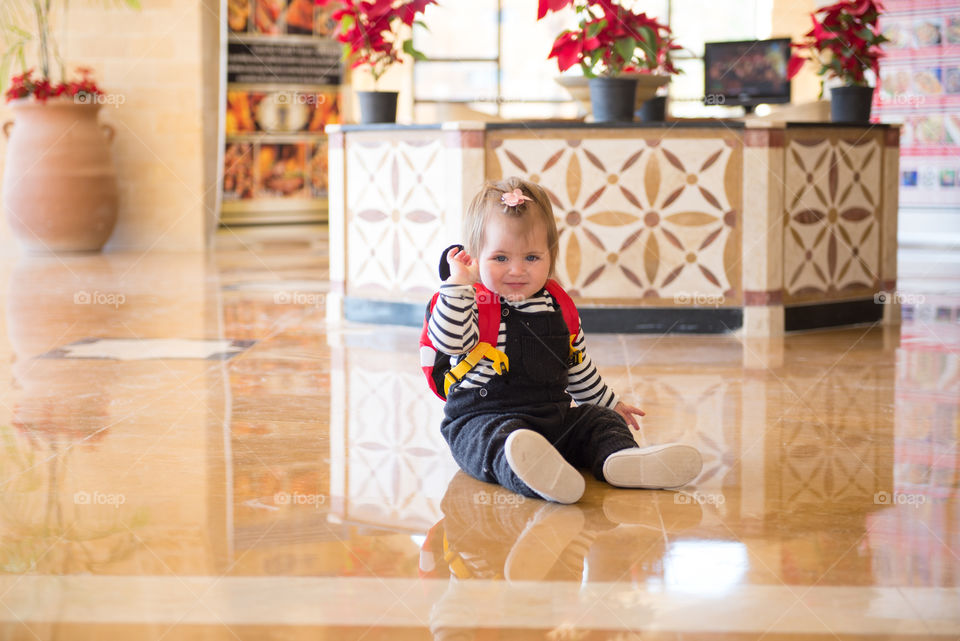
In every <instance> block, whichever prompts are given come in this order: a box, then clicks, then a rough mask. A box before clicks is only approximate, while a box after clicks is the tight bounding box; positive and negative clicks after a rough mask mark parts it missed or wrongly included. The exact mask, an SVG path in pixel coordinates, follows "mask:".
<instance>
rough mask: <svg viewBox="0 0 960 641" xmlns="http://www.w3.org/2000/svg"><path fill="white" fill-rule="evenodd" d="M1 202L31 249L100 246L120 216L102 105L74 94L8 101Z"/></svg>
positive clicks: (109, 129)
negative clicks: (99, 117) (11, 115)
mask: <svg viewBox="0 0 960 641" xmlns="http://www.w3.org/2000/svg"><path fill="white" fill-rule="evenodd" d="M10 106H11V107H12V108H13V113H14V120H13V121H9V122H6V123H4V125H3V133H4V135H5V136H7V138H9V141H8V144H7V158H6V163H5V164H4V171H3V208H4V211H5V212H6V216H7V221H8V222H9V224H10V228H11V229H12V230H13V233H14V236H15V237H16V238H17V240H18V242H19V243H20V245H21V246H22V247H24V248H25V249H26V250H28V251H30V252H43V253H49V252H83V251H86V252H90V251H99V250H100V249H101V248H102V247H103V245H104V243H106V242H107V239H109V238H110V234H111V233H112V232H113V227H114V225H115V224H116V222H117V174H116V170H115V169H114V167H113V161H112V159H111V155H110V141H112V140H113V134H114V130H113V128H112V127H110V125H106V124H101V123H99V122H98V121H97V114H98V112H99V111H100V105H99V104H95V103H80V102H75V101H74V100H73V99H55V100H48V101H47V102H46V103H42V102H38V101H36V100H33V99H32V98H24V99H20V100H14V101H11V102H10Z"/></svg>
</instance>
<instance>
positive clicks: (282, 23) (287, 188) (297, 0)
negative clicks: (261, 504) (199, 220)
mask: <svg viewBox="0 0 960 641" xmlns="http://www.w3.org/2000/svg"><path fill="white" fill-rule="evenodd" d="M330 12H331V9H329V8H323V7H316V6H314V3H313V0H227V33H228V35H227V39H226V42H225V43H224V48H225V57H226V61H227V64H226V84H227V96H226V105H225V109H224V113H223V114H221V116H222V117H221V123H222V128H223V133H224V152H223V169H222V178H221V184H220V189H221V194H222V200H221V202H222V205H221V215H220V221H221V224H223V225H237V224H264V223H290V222H324V221H326V220H327V158H326V152H327V142H326V135H325V134H324V131H325V128H326V126H327V125H328V124H331V123H339V122H341V115H340V103H341V98H340V96H341V82H342V78H343V68H342V63H341V45H340V43H339V42H337V41H335V40H334V39H332V38H331V37H330V36H331V34H332V32H333V27H334V24H333V22H332V20H331V19H330Z"/></svg>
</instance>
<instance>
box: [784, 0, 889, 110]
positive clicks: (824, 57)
mask: <svg viewBox="0 0 960 641" xmlns="http://www.w3.org/2000/svg"><path fill="white" fill-rule="evenodd" d="M882 11H883V6H882V5H881V4H880V2H878V1H877V0H843V1H842V2H838V3H836V4H832V5H830V6H828V7H823V8H822V9H818V10H816V11H814V12H813V13H812V14H810V19H811V20H812V21H813V29H811V30H810V31H808V32H807V33H806V34H804V40H803V41H802V42H799V43H797V42H795V43H793V44H792V45H791V46H792V47H793V48H794V49H797V50H798V52H797V53H794V54H793V55H792V56H791V57H790V62H789V63H788V64H787V76H788V77H790V78H793V77H794V76H795V75H797V73H799V72H800V69H801V68H802V67H803V65H804V64H805V63H806V62H807V61H808V60H809V61H811V62H813V63H815V64H818V65H820V68H819V69H818V70H817V75H819V76H823V77H824V79H826V78H839V79H840V80H841V81H842V82H843V83H844V84H845V85H860V86H867V85H868V79H867V76H866V72H867V70H868V69H869V70H872V71H873V72H874V73H875V74H876V73H877V71H878V70H879V68H880V58H881V56H882V55H883V52H882V50H881V48H880V45H882V44H883V43H884V42H887V41H888V40H887V38H885V37H883V35H881V34H880V31H879V28H878V26H877V18H878V17H879V16H880V13H881V12H882ZM822 91H823V88H822V83H821V93H822Z"/></svg>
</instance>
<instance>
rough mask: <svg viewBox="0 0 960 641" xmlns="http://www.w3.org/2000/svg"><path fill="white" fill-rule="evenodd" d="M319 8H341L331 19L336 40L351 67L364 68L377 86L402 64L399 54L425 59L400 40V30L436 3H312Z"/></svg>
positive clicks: (335, 0)
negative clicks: (336, 6) (334, 25)
mask: <svg viewBox="0 0 960 641" xmlns="http://www.w3.org/2000/svg"><path fill="white" fill-rule="evenodd" d="M315 1H316V4H318V5H320V6H328V5H331V4H338V5H340V7H341V8H340V9H338V10H336V11H334V13H333V15H332V16H331V17H332V18H333V20H334V21H335V22H336V23H337V31H336V34H335V35H336V38H337V40H339V41H340V42H342V43H343V45H344V54H345V55H346V56H347V57H350V58H352V59H353V62H352V64H351V68H354V69H355V68H357V67H361V66H366V67H368V68H369V70H370V75H372V76H373V81H374V83H376V82H377V81H378V80H379V79H380V76H382V75H383V74H384V73H385V72H386V71H387V68H388V67H389V66H390V65H392V64H393V63H395V62H401V58H400V52H401V51H402V52H403V53H406V54H407V55H409V56H412V57H413V58H414V59H416V60H425V59H426V56H424V55H423V54H422V53H421V52H419V51H417V50H416V49H415V48H414V47H413V40H412V39H411V38H407V39H405V40H401V37H400V34H399V33H398V32H399V28H400V27H401V26H404V27H412V26H413V24H414V23H415V22H416V23H417V24H420V25H421V26H423V23H422V22H420V21H419V20H417V16H418V15H419V14H422V13H423V12H424V10H425V9H426V8H427V6H428V5H431V4H437V0H315Z"/></svg>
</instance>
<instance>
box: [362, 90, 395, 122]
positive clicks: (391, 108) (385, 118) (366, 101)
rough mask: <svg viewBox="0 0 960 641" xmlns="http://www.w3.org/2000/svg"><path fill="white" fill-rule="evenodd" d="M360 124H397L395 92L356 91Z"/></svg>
mask: <svg viewBox="0 0 960 641" xmlns="http://www.w3.org/2000/svg"><path fill="white" fill-rule="evenodd" d="M357 100H358V101H359V103H360V124H362V125H371V124H374V123H378V122H397V92H396V91H358V92H357Z"/></svg>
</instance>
